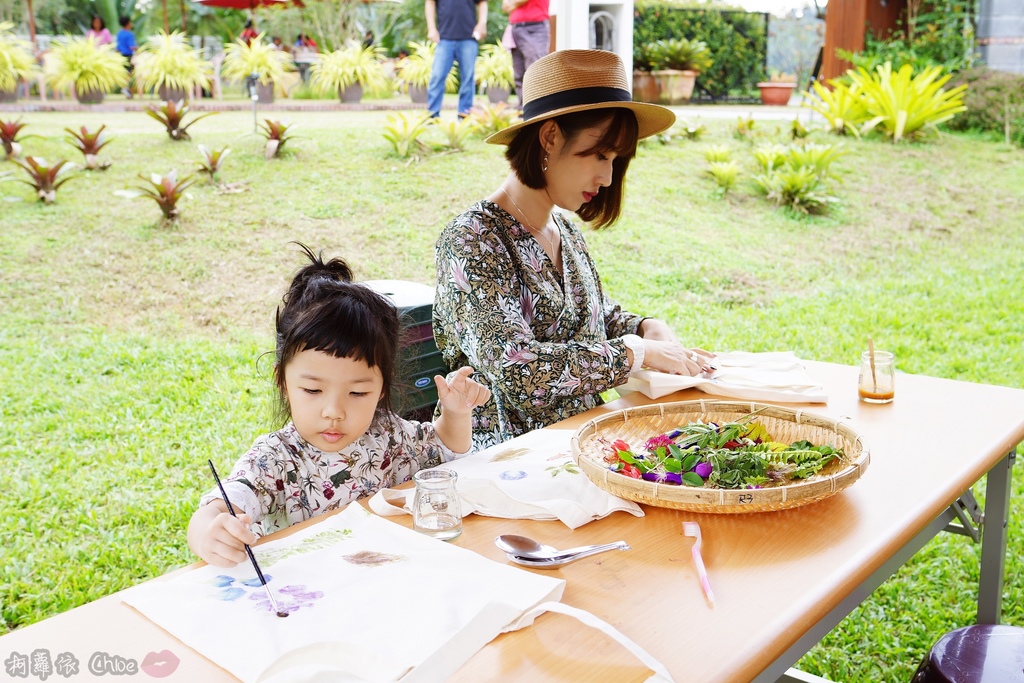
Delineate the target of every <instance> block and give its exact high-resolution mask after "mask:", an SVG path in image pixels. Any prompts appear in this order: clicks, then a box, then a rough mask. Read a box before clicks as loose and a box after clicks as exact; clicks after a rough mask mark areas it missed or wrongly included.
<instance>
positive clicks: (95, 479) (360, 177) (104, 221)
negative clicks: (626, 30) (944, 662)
mask: <svg viewBox="0 0 1024 683" xmlns="http://www.w3.org/2000/svg"><path fill="white" fill-rule="evenodd" d="M386 115H387V113H386V112H363V113H356V112H331V113H291V114H285V113H283V112H274V113H273V114H271V115H270V117H271V118H281V119H285V118H287V119H289V120H292V121H294V122H297V123H298V124H299V127H298V129H297V133H298V135H300V136H301V137H299V138H297V139H295V140H293V141H290V142H289V143H288V146H287V147H286V148H285V150H284V152H283V156H282V158H280V159H277V160H274V161H271V162H264V160H263V154H262V143H263V141H262V138H260V137H258V136H255V135H253V134H252V133H251V131H252V117H251V114H249V113H247V112H233V113H222V114H219V115H217V116H214V117H210V118H208V119H204V120H203V121H200V122H199V123H197V124H196V125H195V126H193V127H192V128H191V129H190V133H192V135H193V142H192V143H176V142H172V141H170V140H169V139H168V138H167V136H166V134H164V133H163V131H162V129H161V128H160V126H159V125H158V124H157V123H156V122H155V121H152V120H151V119H149V118H148V117H146V116H145V115H144V114H141V113H125V114H91V113H82V114H40V113H29V114H26V115H24V119H25V121H27V122H28V123H29V124H30V126H29V128H28V129H26V131H25V132H26V133H36V134H39V135H41V136H43V137H42V138H41V139H34V138H30V139H28V140H26V141H25V149H26V153H28V154H36V155H40V156H43V157H45V158H47V159H48V160H50V161H53V160H55V159H58V158H61V157H67V158H71V159H74V158H75V157H74V155H76V154H77V152H75V151H74V150H73V149H72V148H71V147H70V146H69V145H68V144H67V143H66V142H64V141H63V128H64V127H65V126H71V127H77V126H80V125H89V126H90V127H95V126H98V125H99V124H101V123H106V124H107V125H108V130H109V131H110V132H111V134H113V135H114V136H115V140H114V142H113V143H112V144H111V145H109V146H108V147H107V148H106V149H105V150H104V153H103V154H102V155H101V156H102V157H105V158H109V159H110V160H111V161H112V162H113V166H112V167H111V168H110V170H108V171H106V172H105V173H100V172H93V173H91V174H85V175H82V176H81V177H78V178H76V179H74V180H72V181H70V182H69V183H67V184H66V185H65V186H64V187H63V188H62V189H61V190H60V191H59V192H58V198H57V203H56V204H54V205H51V206H43V205H41V204H38V203H36V202H34V201H32V196H31V191H30V190H29V188H28V187H27V186H24V185H21V184H19V183H5V184H0V207H2V208H0V254H2V255H3V258H2V259H0V301H2V302H3V304H4V324H3V326H2V327H0V386H2V387H3V388H2V390H0V409H2V419H0V465H2V466H0V490H2V491H3V496H2V497H0V537H2V538H3V539H4V542H3V543H2V544H0V610H2V618H3V621H2V624H0V633H3V632H6V631H9V630H11V629H14V628H18V627H19V626H23V625H26V624H31V623H33V622H35V621H38V620H40V619H42V618H45V617H47V616H49V615H52V614H55V613H58V612H60V611H63V610H66V609H70V608H72V607H74V606H76V605H80V604H82V603H84V602H88V601H90V600H94V599H96V598H98V597H100V596H102V595H106V594H108V593H110V592H112V591H115V590H118V589H121V588H124V587H126V586H130V585H132V584H135V583H138V582H139V581H141V580H144V579H146V578H150V577H153V576H157V575H159V574H161V573H163V572H165V571H167V570H168V569H170V568H172V567H176V566H180V565H182V564H184V563H187V562H190V561H191V560H192V558H191V556H190V554H189V551H188V550H187V547H186V544H185V527H186V524H187V521H188V518H189V516H190V514H191V512H192V510H193V508H194V506H195V504H196V502H197V501H198V498H199V495H200V494H201V492H203V491H205V490H206V489H207V488H208V487H209V479H208V476H207V475H206V473H205V472H204V469H203V466H204V464H205V461H206V459H207V458H213V460H214V462H215V463H216V464H217V465H218V467H229V466H230V464H231V463H232V462H233V461H234V459H235V458H236V457H237V456H238V455H239V454H240V453H241V452H243V451H244V450H245V449H246V448H247V447H248V446H249V444H250V443H251V442H252V440H253V438H254V437H255V436H256V435H257V434H260V433H262V432H264V431H266V430H267V429H269V428H270V426H271V424H270V419H271V418H270V414H271V406H270V402H269V398H270V396H271V391H270V380H269V378H268V376H267V370H268V368H269V363H268V360H267V358H265V357H261V354H262V353H263V352H265V351H266V350H268V349H270V348H271V332H270V330H271V320H272V315H273V311H274V307H275V305H276V303H277V302H278V301H279V299H280V296H281V294H282V292H283V288H284V286H285V284H286V282H287V279H288V277H289V276H290V274H291V273H292V272H293V270H294V269H295V268H296V267H297V266H298V265H300V258H299V255H298V253H297V252H296V250H295V248H294V247H290V246H289V245H288V242H289V241H290V240H301V241H303V242H305V243H307V244H309V245H311V246H312V247H313V248H315V249H325V250H327V251H328V252H329V253H331V254H340V255H343V256H344V257H345V258H347V259H348V260H349V261H350V263H351V264H352V265H353V267H354V269H355V271H356V274H357V276H359V277H361V278H364V279H379V278H389V279H401V280H413V281H417V282H423V283H431V282H432V280H433V243H434V240H435V238H436V235H437V233H438V231H439V230H440V228H441V226H442V225H443V224H444V223H445V222H446V221H447V220H449V219H450V218H451V217H452V216H454V215H455V214H456V213H458V212H459V211H461V210H463V209H464V208H465V207H466V206H468V205H469V204H470V203H472V202H473V201H475V200H477V199H479V198H481V197H483V196H486V195H487V194H489V193H490V192H491V191H492V190H493V189H494V188H495V187H496V186H497V185H498V184H499V183H500V182H501V180H502V178H503V177H504V175H505V165H504V162H503V160H502V158H501V155H500V154H501V149H500V148H496V147H493V146H489V145H485V144H483V143H482V142H480V141H478V140H474V141H472V142H471V143H470V144H469V145H468V147H467V150H466V151H465V152H462V153H459V154H443V155H436V156H432V157H429V158H427V159H424V160H420V161H413V162H409V161H407V160H401V159H396V158H393V157H389V156H388V153H387V150H388V143H387V142H386V141H385V140H384V138H383V137H382V135H381V132H382V131H383V125H384V121H385V117H386ZM5 116H7V115H5ZM708 128H709V131H708V134H707V135H706V136H705V138H704V139H702V140H701V141H699V142H677V143H674V144H672V145H669V146H661V145H658V144H652V145H650V146H645V147H643V148H642V149H641V152H640V154H639V157H638V158H637V159H636V160H635V161H634V162H633V165H632V168H631V170H630V180H629V183H628V187H627V203H626V207H625V211H624V218H623V220H621V221H620V222H619V223H618V224H617V225H615V226H613V227H612V228H611V229H608V230H605V231H601V232H590V233H588V240H589V242H590V245H591V251H592V253H593V256H594V258H595V260H596V261H597V263H598V266H599V268H600V269H601V272H602V276H603V279H604V281H605V285H606V287H607V289H608V290H609V291H610V292H611V293H612V294H613V295H614V296H615V297H616V298H618V299H619V300H620V302H621V303H623V304H624V305H625V306H627V307H629V308H631V309H634V310H639V311H643V312H645V313H648V314H652V315H657V316H661V317H664V318H666V319H667V320H668V321H669V322H670V323H671V324H672V325H673V327H674V328H675V329H676V331H677V333H678V334H679V335H680V336H681V338H683V339H684V340H686V342H687V343H690V344H693V345H699V346H703V347H705V348H709V349H715V350H731V349H741V350H750V351H763V350H782V349H792V350H794V351H796V352H797V353H798V354H799V355H800V356H801V357H804V358H809V359H816V360H824V361H832V362H838V363H847V364H852V363H854V362H856V361H857V359H858V358H859V353H860V351H861V350H862V349H863V348H864V346H865V343H866V338H867V337H868V336H869V335H870V336H872V337H873V338H874V339H875V342H876V344H877V345H878V346H879V347H884V348H887V349H891V350H893V351H895V353H896V355H897V363H898V367H899V368H900V369H901V370H904V371H907V372H914V373H924V374H930V375H935V376H940V377H948V378H953V379H963V380H969V381H974V382H986V383H992V384H1002V385H1008V386H1013V387H1024V322H1022V321H1024V298H1022V297H1021V296H1020V283H1021V282H1024V261H1022V259H1020V258H1019V254H1020V253H1022V252H1024V231H1022V230H1021V226H1022V225H1024V190H1022V189H1021V188H1024V153H1022V152H1021V151H1020V150H1014V149H1013V148H1009V147H1005V146H1003V145H1000V144H998V143H994V142H988V141H985V140H979V139H978V138H977V137H976V136H974V137H970V136H964V137H943V138H942V139H941V140H939V141H935V142H930V143H927V144H913V145H901V146H893V145H891V144H888V143H884V142H881V141H874V140H868V141H863V142H857V141H855V140H848V141H845V142H844V145H845V147H846V148H847V149H848V150H849V154H847V155H846V156H844V157H843V158H841V159H840V160H839V161H837V162H836V163H835V164H834V165H833V170H834V171H835V172H836V173H837V174H838V175H839V176H840V178H841V180H842V182H841V184H837V185H833V186H832V193H833V194H836V195H838V196H839V197H840V198H841V199H842V200H843V203H842V205H841V206H839V207H837V208H836V209H833V211H832V212H831V214H829V215H827V216H822V217H816V218H807V217H799V216H795V215H794V214H792V213H789V212H786V211H783V210H778V209H775V208H772V207H771V206H770V205H769V204H768V203H767V202H766V201H765V200H764V199H763V198H761V197H760V196H758V195H757V193H756V192H755V191H754V189H753V187H752V184H751V181H750V180H749V179H750V176H751V175H752V174H753V172H754V168H755V167H754V162H753V159H752V156H751V154H750V149H751V147H750V144H749V143H743V142H737V141H735V140H733V139H732V137H731V129H732V123H731V122H728V121H723V122H721V123H709V124H708ZM775 129H776V128H775V127H773V126H772V125H771V124H765V123H763V122H759V125H758V130H759V131H761V132H760V133H759V135H761V136H764V135H765V134H766V133H765V132H764V131H768V133H767V134H769V135H770V134H772V131H773V130H775ZM777 129H778V130H779V131H785V130H786V129H788V126H787V125H785V124H780V125H779V126H778V127H777ZM815 138H816V139H817V140H818V141H834V140H832V139H830V138H826V137H825V136H823V135H822V134H820V133H818V134H815ZM198 143H202V144H205V145H207V146H208V147H216V148H219V147H220V146H222V145H224V144H228V145H230V146H231V148H232V153H231V155H230V156H229V157H228V159H227V162H226V164H225V168H224V170H223V171H222V173H221V174H220V177H219V180H220V181H221V182H224V183H241V184H243V186H245V187H248V188H249V191H247V192H242V193H237V194H221V193H219V190H218V187H217V185H215V184H208V183H200V184H198V185H196V186H195V187H194V188H193V189H192V190H190V195H191V197H190V198H189V199H188V200H187V201H185V202H184V204H183V208H182V218H181V219H180V220H179V221H178V222H177V223H176V224H165V223H163V221H162V219H161V217H160V212H159V210H158V209H157V207H156V205H155V203H153V202H151V201H149V200H143V199H136V200H126V199H122V198H120V197H116V196H114V194H113V192H114V191H115V190H118V189H123V188H125V187H129V186H132V185H134V184H135V182H136V175H137V174H139V173H146V174H148V173H151V172H156V173H161V174H162V173H166V172H167V171H168V170H170V169H171V168H177V169H178V170H179V172H182V173H184V172H186V171H188V170H190V169H192V168H193V167H194V166H193V161H195V160H198V159H199V153H198V152H197V151H196V149H195V146H194V145H195V144H198ZM716 143H721V144H728V145H730V146H732V147H733V148H734V149H735V151H736V155H735V158H737V160H738V161H739V162H740V164H741V165H742V166H743V167H744V175H745V178H744V179H741V180H740V182H739V184H738V185H737V186H736V187H735V188H733V190H732V191H731V192H729V194H728V195H726V196H725V197H724V198H722V197H720V195H719V193H718V192H716V191H715V186H714V183H713V181H711V180H710V179H708V178H706V177H703V175H702V172H703V170H704V168H705V165H706V162H705V161H704V158H703V150H704V147H705V146H706V145H708V144H716ZM5 170H14V171H17V172H18V173H19V174H20V173H21V171H20V170H18V169H16V168H15V167H14V165H13V164H10V163H3V162H0V173H2V172H3V171H5ZM11 200H14V201H11ZM851 390H852V389H851ZM908 428H910V427H908ZM1021 471H1022V468H1020V467H1018V468H1017V470H1016V472H1015V474H1014V494H1015V500H1014V517H1013V519H1012V522H1011V528H1010V547H1009V550H1008V565H1007V571H1006V577H1007V582H1006V589H1005V594H1004V609H1005V615H1006V621H1007V622H1009V623H1015V624H1018V625H1024V581H1022V580H1021V579H1020V577H1021V576H1024V572H1022V571H1021V569H1022V568H1021V566H1020V564H1021V561H1020V559H1019V558H1021V557H1024V514H1021V513H1022V512H1024V511H1022V509H1021V504H1020V502H1019V501H1020V500H1022V497H1021V496H1022V494H1024V474H1022V473H1021ZM879 504H884V503H883V502H882V501H880V502H879ZM977 557H978V548H977V547H976V546H974V545H972V544H971V543H970V541H969V540H967V539H965V538H963V537H959V536H946V535H944V536H942V537H940V538H939V539H937V540H935V541H933V542H932V543H931V544H929V545H928V546H927V547H926V548H925V549H924V550H923V551H922V552H921V553H920V554H919V555H918V556H917V557H916V558H915V559H914V560H913V561H912V562H911V563H910V564H909V565H908V566H907V567H905V568H903V569H901V570H900V571H899V572H898V573H897V574H896V575H895V577H893V579H891V580H890V581H888V582H887V583H886V584H885V585H883V586H882V587H881V588H880V589H879V590H878V591H876V593H875V594H874V595H873V596H871V598H870V599H868V600H867V601H866V602H865V603H864V604H863V606H862V607H860V608H859V609H858V610H857V611H856V612H854V614H853V615H852V616H851V617H850V618H848V619H847V620H845V621H844V622H843V623H842V624H841V625H840V626H839V627H838V628H836V629H835V630H834V631H833V633H831V634H830V635H829V636H828V637H826V638H825V640H824V641H823V642H822V643H821V644H820V645H819V646H817V647H815V648H814V649H813V650H812V651H811V652H810V653H809V654H808V655H807V656H806V657H805V658H804V659H803V660H802V661H801V663H800V667H801V668H803V669H805V670H807V671H810V672H812V673H817V674H819V675H825V676H828V677H830V678H832V679H833V680H837V681H853V680H858V681H859V680H872V681H896V680H909V678H910V675H911V673H912V671H913V669H914V667H915V666H916V663H917V661H918V660H919V659H920V657H921V655H922V654H923V653H924V652H925V651H926V650H927V648H928V647H929V646H930V644H931V643H932V642H933V641H934V639H935V638H937V637H938V635H940V634H941V633H943V632H944V631H946V630H949V629H951V628H954V627H957V626H961V625H964V624H967V623H970V622H971V621H972V619H973V608H972V605H973V604H974V601H975V591H976V588H975V585H976V583H975V582H976V579H977ZM854 653H856V654H854Z"/></svg>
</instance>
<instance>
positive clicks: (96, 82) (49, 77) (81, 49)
mask: <svg viewBox="0 0 1024 683" xmlns="http://www.w3.org/2000/svg"><path fill="white" fill-rule="evenodd" d="M126 66H127V64H126V62H125V58H124V57H122V56H121V55H120V54H118V53H117V51H116V50H115V49H114V46H113V45H110V44H107V45H97V44H96V43H95V42H93V39H92V38H68V39H67V40H64V41H61V42H60V43H57V44H56V45H54V47H53V48H52V49H51V50H50V53H49V55H48V56H47V59H46V67H45V68H44V71H45V73H46V82H47V84H48V85H49V86H50V87H51V88H53V89H54V90H55V91H56V90H62V91H67V90H70V89H71V88H74V91H75V96H76V97H77V98H78V101H79V102H81V103H82V104H98V103H100V102H102V101H103V96H104V95H105V94H106V93H108V92H110V91H112V90H115V89H118V88H123V87H125V86H126V85H128V70H127V69H126V68H125V67H126Z"/></svg>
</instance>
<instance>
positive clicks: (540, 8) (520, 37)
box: [501, 0, 551, 109]
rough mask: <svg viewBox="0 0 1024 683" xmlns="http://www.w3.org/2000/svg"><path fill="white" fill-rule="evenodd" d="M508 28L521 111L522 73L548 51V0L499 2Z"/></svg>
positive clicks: (509, 0) (507, 0) (503, 0)
mask: <svg viewBox="0 0 1024 683" xmlns="http://www.w3.org/2000/svg"><path fill="white" fill-rule="evenodd" d="M501 9H502V10H504V11H505V12H508V23H509V26H511V27H512V40H513V41H514V42H515V47H513V48H512V72H513V74H514V75H515V82H516V93H517V94H518V96H519V109H522V108H523V74H525V73H526V70H527V69H529V68H530V65H531V64H533V63H534V62H536V61H537V60H538V59H540V58H541V57H543V56H544V55H546V54H547V53H548V52H549V51H550V45H551V28H550V23H549V21H548V19H549V14H548V0H502V3H501Z"/></svg>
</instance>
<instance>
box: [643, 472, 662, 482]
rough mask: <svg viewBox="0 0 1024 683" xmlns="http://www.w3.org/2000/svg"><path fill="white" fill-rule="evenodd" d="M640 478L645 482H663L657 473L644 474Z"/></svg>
mask: <svg viewBox="0 0 1024 683" xmlns="http://www.w3.org/2000/svg"><path fill="white" fill-rule="evenodd" d="M640 477H641V478H642V479H644V480H645V481H661V477H660V476H659V475H658V473H657V472H644V473H643V474H641V475H640Z"/></svg>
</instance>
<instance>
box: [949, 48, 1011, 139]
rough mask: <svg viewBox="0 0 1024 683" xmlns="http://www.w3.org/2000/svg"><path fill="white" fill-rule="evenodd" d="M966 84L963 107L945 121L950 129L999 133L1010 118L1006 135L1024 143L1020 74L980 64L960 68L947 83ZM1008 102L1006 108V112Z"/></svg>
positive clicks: (951, 84) (952, 84)
mask: <svg viewBox="0 0 1024 683" xmlns="http://www.w3.org/2000/svg"><path fill="white" fill-rule="evenodd" d="M965 83H966V84H967V92H966V94H965V96H964V104H965V105H966V106H967V111H965V112H963V113H961V114H960V115H959V116H956V117H954V118H953V119H952V120H951V121H949V123H948V124H946V125H948V126H949V127H950V128H952V129H954V130H983V131H993V132H996V133H999V134H1000V135H1003V134H1004V132H1005V130H1006V117H1007V115H1009V118H1010V139H1011V141H1012V142H1014V143H1016V144H1017V145H1021V146H1024V76H1021V75H1019V74H1013V73H1009V72H1007V71H996V70H995V69H988V68H985V67H980V68H976V69H968V70H966V71H961V72H960V73H958V74H957V75H955V76H954V77H953V78H952V79H951V80H950V83H949V85H950V87H953V86H957V85H962V84H965ZM1007 105H1009V112H1007Z"/></svg>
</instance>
